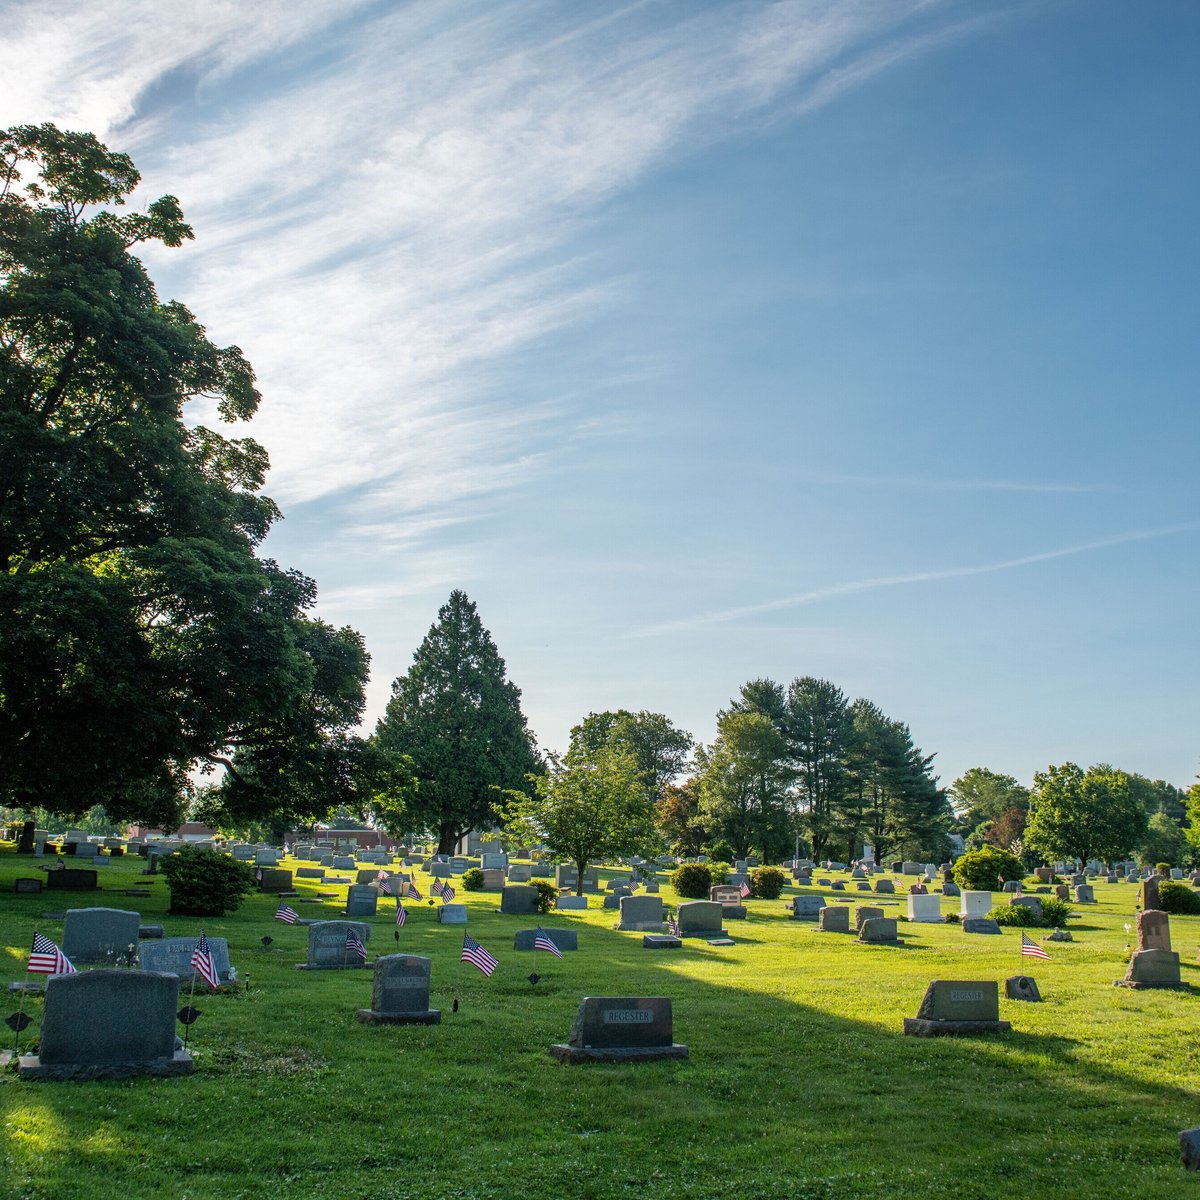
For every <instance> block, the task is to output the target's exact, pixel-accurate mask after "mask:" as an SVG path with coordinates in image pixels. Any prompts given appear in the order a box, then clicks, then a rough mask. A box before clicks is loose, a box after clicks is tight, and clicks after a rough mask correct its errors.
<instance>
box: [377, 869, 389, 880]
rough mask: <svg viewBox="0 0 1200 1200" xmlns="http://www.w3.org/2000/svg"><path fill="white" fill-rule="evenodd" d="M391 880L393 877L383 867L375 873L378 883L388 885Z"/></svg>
mask: <svg viewBox="0 0 1200 1200" xmlns="http://www.w3.org/2000/svg"><path fill="white" fill-rule="evenodd" d="M389 879H391V876H390V875H389V874H388V873H387V872H386V871H385V870H384V869H383V868H382V867H380V868H379V870H378V871H376V872H375V882H376V883H386V882H387V881H388V880H389Z"/></svg>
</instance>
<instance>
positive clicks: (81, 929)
mask: <svg viewBox="0 0 1200 1200" xmlns="http://www.w3.org/2000/svg"><path fill="white" fill-rule="evenodd" d="M141 924H142V918H141V915H140V914H139V913H135V912H127V911H126V910H125V909H123V908H71V909H68V910H67V916H66V920H65V921H64V922H63V945H62V949H63V953H64V954H65V955H66V956H67V957H68V958H69V959H70V960H71V962H72V963H74V964H75V965H76V966H78V965H80V964H84V963H108V964H109V965H111V966H114V967H115V966H120V965H122V964H121V962H119V961H118V960H125V959H128V958H130V957H132V956H134V955H136V954H137V943H138V929H139V928H140V927H141ZM125 965H128V963H126V964H125Z"/></svg>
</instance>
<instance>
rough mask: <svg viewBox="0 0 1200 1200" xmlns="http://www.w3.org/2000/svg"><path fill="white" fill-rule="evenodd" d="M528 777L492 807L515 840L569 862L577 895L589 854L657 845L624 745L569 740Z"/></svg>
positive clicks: (637, 772)
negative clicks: (544, 768)
mask: <svg viewBox="0 0 1200 1200" xmlns="http://www.w3.org/2000/svg"><path fill="white" fill-rule="evenodd" d="M529 783H530V784H531V791H530V792H521V791H516V790H513V791H509V792H508V793H507V794H506V798H505V801H503V802H501V803H499V804H497V805H496V808H495V812H496V815H497V817H498V818H499V820H500V821H501V822H502V823H503V825H504V827H505V829H506V830H507V831H508V832H509V833H511V834H512V835H513V837H515V838H516V839H517V840H518V841H520V842H524V843H526V844H531V843H535V842H541V843H542V844H544V845H545V846H546V848H547V849H548V850H549V851H550V853H551V854H552V855H553V856H554V857H555V858H559V859H565V860H566V861H567V862H570V863H574V865H575V869H576V871H577V875H576V890H577V892H578V893H579V895H583V872H584V868H585V867H586V866H587V864H588V863H589V862H593V861H595V860H597V859H611V858H617V857H621V856H624V855H629V854H638V853H642V854H653V853H656V852H657V851H658V849H660V848H661V844H662V843H661V840H660V839H659V836H658V832H657V830H656V829H655V826H654V803H653V800H652V798H651V797H650V795H649V794H648V793H647V791H646V788H645V786H644V775H643V772H642V769H641V765H640V764H639V762H638V760H637V758H636V757H635V755H634V754H633V753H632V752H631V751H630V750H629V749H628V748H626V747H623V746H619V745H607V744H601V745H600V746H598V747H592V746H590V745H584V744H576V743H574V742H573V743H572V745H571V748H570V749H569V750H568V751H567V753H566V754H565V755H564V756H563V760H562V762H561V763H554V764H552V766H551V770H550V772H549V773H548V774H544V775H540V776H534V777H533V778H532V779H530V780H529Z"/></svg>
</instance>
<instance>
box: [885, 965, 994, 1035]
mask: <svg viewBox="0 0 1200 1200" xmlns="http://www.w3.org/2000/svg"><path fill="white" fill-rule="evenodd" d="M1011 1028H1012V1027H1011V1026H1010V1025H1009V1023H1008V1022H1007V1021H1001V1020H1000V989H999V988H998V986H997V984H996V981H995V980H994V979H935V980H934V981H933V982H932V983H931V984H930V985H929V987H928V988H926V990H925V997H924V999H923V1000H922V1001H921V1007H920V1009H919V1011H918V1012H917V1015H916V1017H905V1019H904V1032H905V1033H906V1034H909V1035H912V1036H916V1037H938V1036H941V1035H946V1034H975V1033H992V1032H1003V1031H1006V1030H1008V1029H1011Z"/></svg>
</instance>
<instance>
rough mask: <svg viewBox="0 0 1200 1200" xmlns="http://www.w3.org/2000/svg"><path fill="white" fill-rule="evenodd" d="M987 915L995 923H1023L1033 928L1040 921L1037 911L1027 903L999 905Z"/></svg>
mask: <svg viewBox="0 0 1200 1200" xmlns="http://www.w3.org/2000/svg"><path fill="white" fill-rule="evenodd" d="M988 916H989V917H991V918H992V920H993V921H995V922H996V924H997V925H1024V926H1026V927H1028V928H1033V927H1034V926H1035V925H1039V924H1040V923H1041V922H1040V921H1039V920H1038V916H1037V913H1035V912H1034V911H1033V909H1032V908H1030V907H1029V905H1027V904H1009V905H1001V906H1000V907H999V908H993V909H992V911H991V912H990V913H988Z"/></svg>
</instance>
